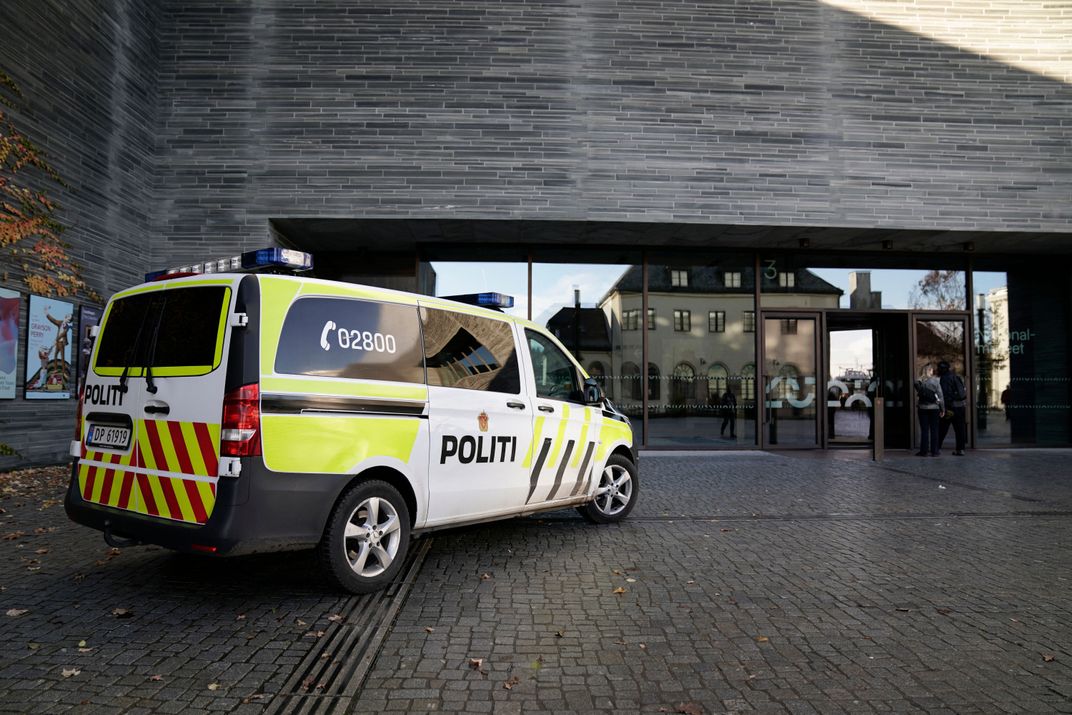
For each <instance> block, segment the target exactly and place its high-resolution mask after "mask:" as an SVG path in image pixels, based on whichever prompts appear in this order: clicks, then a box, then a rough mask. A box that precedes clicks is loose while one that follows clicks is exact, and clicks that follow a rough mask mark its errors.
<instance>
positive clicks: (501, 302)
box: [444, 293, 514, 310]
mask: <svg viewBox="0 0 1072 715" xmlns="http://www.w3.org/2000/svg"><path fill="white" fill-rule="evenodd" d="M444 298H445V299H446V300H454V301H457V302H459V303H467V304H469V305H478V306H480V307H481V308H498V309H499V310H504V309H506V308H513V307H514V296H512V295H506V294H505V293H466V294H465V295H448V296H444Z"/></svg>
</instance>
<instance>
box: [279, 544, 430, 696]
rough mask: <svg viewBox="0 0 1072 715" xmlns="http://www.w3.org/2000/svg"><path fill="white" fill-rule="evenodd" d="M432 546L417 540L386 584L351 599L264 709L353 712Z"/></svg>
mask: <svg viewBox="0 0 1072 715" xmlns="http://www.w3.org/2000/svg"><path fill="white" fill-rule="evenodd" d="M431 547H432V540H431V539H418V540H417V541H416V542H415V543H414V544H413V549H411V550H410V553H409V556H407V557H406V562H405V564H404V565H403V567H402V570H401V571H399V577H398V578H396V579H395V580H394V581H393V582H392V583H390V584H389V585H388V586H387V588H385V589H383V590H382V591H378V592H376V593H370V594H367V595H364V596H356V597H354V598H352V599H351V600H350V603H349V605H348V606H347V607H346V608H345V609H343V612H342V613H340V615H341V616H342V617H343V619H342V621H341V622H339V623H338V624H333V625H332V626H330V627H329V628H328V633H327V635H325V636H324V637H323V638H321V639H320V640H319V641H318V642H317V644H316V645H315V646H314V647H313V649H312V650H311V651H309V654H308V655H307V656H306V657H305V660H303V661H302V662H301V665H299V666H298V667H297V668H296V669H295V671H294V673H293V674H291V676H290V678H289V679H288V680H287V682H286V683H285V684H284V685H283V688H282V690H280V692H279V695H277V696H276V697H275V698H274V699H273V700H272V702H271V704H270V705H269V706H268V708H267V710H266V711H265V712H267V713H287V715H290V713H308V714H310V715H312V714H313V713H345V712H347V711H349V710H350V707H351V705H352V702H353V700H354V699H355V698H356V697H357V696H358V695H359V694H360V692H361V688H362V686H363V685H364V683H365V678H366V677H368V673H369V670H370V669H371V668H372V663H373V661H375V660H376V656H377V655H378V654H379V652H380V646H381V645H382V644H383V640H384V638H385V637H386V636H387V633H388V632H389V631H390V630H391V624H393V623H394V620H395V617H396V616H397V615H398V612H399V610H401V608H402V605H403V604H404V603H405V602H406V597H407V596H408V595H409V592H410V589H411V588H412V587H413V582H414V579H415V578H416V577H417V572H418V571H420V568H421V564H423V563H424V557H425V556H426V555H427V554H428V550H429V549H431ZM325 655H326V656H327V657H325Z"/></svg>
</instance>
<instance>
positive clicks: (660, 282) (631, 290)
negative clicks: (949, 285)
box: [547, 264, 842, 413]
mask: <svg viewBox="0 0 1072 715" xmlns="http://www.w3.org/2000/svg"><path fill="white" fill-rule="evenodd" d="M777 283H778V288H777V289H773V290H772V289H770V288H764V295H763V307H764V308H765V309H771V308H775V309H777V308H797V309H799V308H815V309H819V308H837V307H838V304H839V300H840V297H841V294H842V291H841V289H839V288H837V287H835V286H833V285H831V284H830V283H827V282H826V281H824V280H822V279H821V278H819V277H818V276H817V275H815V274H814V273H811V272H810V271H807V270H803V269H801V270H796V271H792V272H785V273H780V274H779V275H778V277H777ZM754 289H755V284H754V281H753V277H752V270H751V266H745V265H740V266H736V265H732V264H726V265H720V266H681V267H677V266H674V265H666V266H654V265H652V266H649V268H648V314H647V316H642V315H641V313H642V312H643V275H642V270H641V267H640V266H633V267H631V268H630V269H629V270H627V271H626V272H625V273H624V274H623V275H622V277H621V278H620V279H619V280H618V282H617V283H616V284H615V285H614V286H613V287H612V288H611V289H610V290H609V291H608V292H607V294H606V295H604V296H603V298H602V299H601V300H600V301H599V304H598V306H599V307H598V309H593V308H580V307H579V306H577V307H575V308H563V309H562V310H561V311H559V312H558V313H557V314H556V315H555V316H554V317H553V318H552V319H551V320H549V321H548V323H547V326H548V328H549V329H550V330H552V332H554V333H555V334H556V336H557V337H558V338H559V339H560V340H562V342H563V343H564V344H565V345H566V346H567V347H569V348H571V349H572V350H574V352H577V351H576V349H575V346H579V347H580V353H581V362H582V364H583V365H584V366H585V368H586V369H587V370H588V372H589V374H591V375H592V376H594V377H597V378H601V381H602V382H603V384H604V389H605V390H606V391H607V393H608V395H609V396H610V397H611V399H613V400H614V401H615V402H617V403H619V404H620V405H621V406H623V407H625V408H626V409H630V410H632V409H636V410H639V407H640V403H641V400H642V397H643V395H642V389H643V380H642V373H641V365H642V362H643V361H642V357H641V355H642V352H641V351H642V341H643V336H644V333H643V332H642V331H643V330H644V329H647V331H648V351H649V361H648V368H647V370H648V400H649V405H650V407H651V409H652V410H653V411H654V412H656V413H658V412H666V411H682V410H684V411H687V412H693V411H703V410H705V409H709V408H710V407H711V406H712V405H714V404H716V403H717V402H719V400H720V399H721V398H722V396H723V395H724V394H725V393H726V391H727V390H729V391H731V392H732V393H733V394H734V396H735V398H736V400H737V401H738V403H739V404H742V405H743V404H746V403H750V402H752V401H753V400H755V395H756V392H755V390H756V386H755V380H756V364H755V361H756V355H755V332H756V320H757V317H756V316H757V313H756V306H755V301H754ZM597 324H601V325H602V326H603V329H604V330H605V331H606V333H605V335H603V336H599V337H598V338H597V336H596V333H597V332H598V331H599V329H600V328H599V326H598V325H597ZM578 326H579V327H578ZM796 327H797V326H796V321H795V320H781V321H779V329H780V330H781V331H782V332H785V333H795V332H796ZM771 339H777V336H776V335H768V341H769V340H771ZM787 344H799V345H800V349H801V350H802V351H805V352H810V350H811V347H810V345H811V344H810V343H808V341H792V342H787ZM805 344H808V347H806V348H805V347H804V345H805ZM810 360H811V357H810V356H805V355H804V354H803V353H802V355H801V356H800V360H799V361H798V362H799V363H800V364H801V365H805V364H808V363H809V361H810ZM778 369H779V372H780V373H781V374H782V375H783V376H785V377H787V378H788V377H797V376H799V375H800V374H802V373H801V371H800V370H799V369H798V368H797V367H796V365H794V363H793V361H792V359H790V360H787V361H786V362H785V363H784V364H782V365H780V366H779V368H778ZM811 369H812V370H813V369H814V368H813V367H812V368H811ZM783 384H803V381H802V380H801V381H797V382H796V383H791V381H788V380H787V381H784V382H783Z"/></svg>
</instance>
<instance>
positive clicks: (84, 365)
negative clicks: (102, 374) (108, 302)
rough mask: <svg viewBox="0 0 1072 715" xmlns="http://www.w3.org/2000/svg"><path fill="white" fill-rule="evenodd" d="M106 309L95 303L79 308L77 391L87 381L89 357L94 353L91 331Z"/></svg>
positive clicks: (79, 390) (80, 389) (78, 391)
mask: <svg viewBox="0 0 1072 715" xmlns="http://www.w3.org/2000/svg"><path fill="white" fill-rule="evenodd" d="M103 314H104V311H103V310H101V309H100V307H98V306H95V305H83V306H82V307H81V308H79V309H78V381H77V382H76V383H75V385H76V388H77V393H76V394H79V393H81V391H82V385H84V384H85V382H86V372H87V371H88V369H89V358H90V357H91V356H92V353H93V338H91V337H90V336H89V331H90V330H91V329H92V328H93V326H94V325H99V324H100V319H101V315H103Z"/></svg>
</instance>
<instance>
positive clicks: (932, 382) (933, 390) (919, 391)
mask: <svg viewBox="0 0 1072 715" xmlns="http://www.w3.org/2000/svg"><path fill="white" fill-rule="evenodd" d="M916 414H917V415H919V451H918V452H916V456H919V457H926V456H927V455H928V454H930V455H931V456H932V457H937V456H938V446H939V441H938V421H939V420H940V419H941V417H942V415H943V414H945V398H944V397H943V396H942V383H941V382H939V380H938V378H937V377H935V375H934V371H933V370H932V369H931V367H930V366H929V365H928V366H927V368H926V369H925V370H924V373H923V375H922V376H921V377H920V379H919V380H917V381H916Z"/></svg>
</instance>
